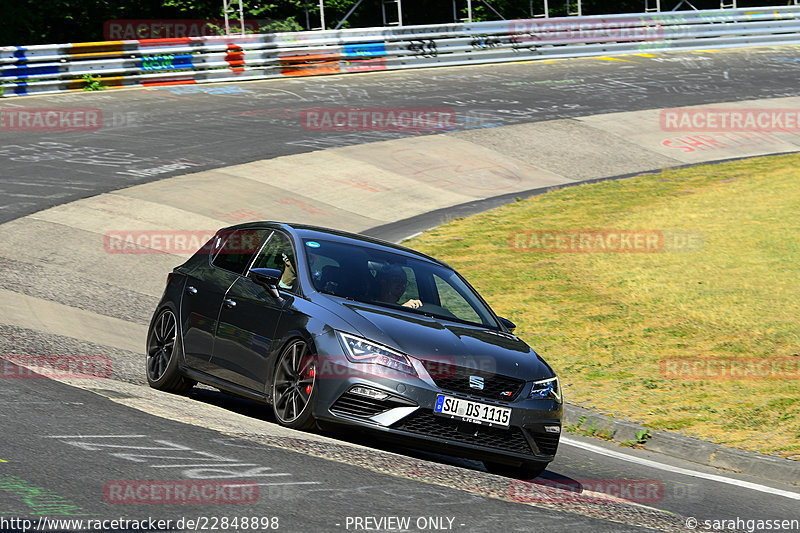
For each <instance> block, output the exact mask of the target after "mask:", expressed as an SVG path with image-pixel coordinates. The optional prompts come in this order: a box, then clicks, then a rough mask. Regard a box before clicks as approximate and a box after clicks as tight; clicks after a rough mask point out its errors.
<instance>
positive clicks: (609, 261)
mask: <svg viewBox="0 0 800 533" xmlns="http://www.w3.org/2000/svg"><path fill="white" fill-rule="evenodd" d="M586 229H594V230H656V231H661V232H665V234H667V235H670V234H671V235H678V236H684V235H691V236H693V237H694V238H695V241H694V243H693V244H694V246H693V247H691V248H688V249H687V248H676V247H675V246H665V248H664V249H663V250H662V251H660V252H658V253H556V252H534V251H530V250H529V249H522V250H520V249H515V248H514V243H515V242H516V241H515V239H516V237H515V234H516V233H517V232H525V231H529V230H539V231H544V230H547V231H555V230H558V231H561V230H586ZM404 244H406V245H408V246H410V247H412V248H415V249H418V250H421V251H424V252H426V253H429V254H431V255H433V256H435V257H438V258H441V259H443V260H444V261H447V262H448V263H450V264H451V265H452V266H453V267H455V268H456V269H457V270H459V271H460V272H461V273H462V274H464V275H465V276H466V277H467V279H469V280H470V282H471V283H472V284H473V285H474V286H475V287H476V288H477V289H478V291H479V292H481V294H483V295H484V297H486V299H487V300H488V301H489V302H490V304H491V305H492V307H493V308H494V309H495V311H497V312H498V314H500V315H503V316H506V317H508V318H509V319H511V320H512V321H514V322H516V323H517V325H518V328H517V334H518V335H520V336H521V337H522V338H524V339H525V340H526V341H528V343H529V344H531V345H532V346H533V347H534V348H535V349H536V350H537V351H538V352H539V353H541V354H542V355H543V356H545V357H546V358H547V360H548V361H549V362H550V363H551V364H552V365H553V366H554V367H555V369H556V370H557V372H558V373H559V375H560V377H561V379H562V384H563V386H564V389H565V395H566V398H567V400H568V401H575V402H579V403H581V405H591V406H594V407H595V408H598V409H601V410H603V411H604V412H608V413H613V414H614V415H616V416H618V417H623V418H628V419H633V420H637V421H640V422H643V423H645V424H646V425H647V426H648V427H652V428H654V429H667V430H673V431H680V432H682V433H686V434H691V435H696V436H699V437H703V438H706V439H709V440H713V441H715V442H719V443H723V444H728V445H734V446H737V447H740V448H744V449H750V450H759V451H762V452H779V453H781V455H785V456H791V455H796V454H797V450H798V446H797V441H798V439H800V381H799V380H797V379H780V378H768V379H758V380H753V379H751V380H711V381H694V380H682V379H667V378H666V377H665V376H664V375H662V372H661V368H660V362H661V361H662V360H664V359H678V360H694V359H697V358H716V359H730V360H740V361H741V360H751V359H765V360H772V359H773V358H776V357H788V358H795V357H796V358H798V359H800V320H798V316H800V283H799V280H800V155H786V156H775V157H765V158H757V159H750V160H745V161H738V162H732V163H725V164H718V165H709V166H700V167H692V168H688V169H681V170H673V171H666V172H663V173H660V174H653V175H643V176H639V177H636V178H631V179H626V180H620V181H613V182H604V183H598V184H593V185H584V186H577V187H571V188H567V189H562V190H558V191H551V192H550V193H548V194H545V195H542V196H538V197H534V198H530V199H527V200H523V201H518V202H515V203H513V204H509V205H506V206H503V207H501V208H498V209H496V210H493V211H490V212H487V213H483V214H480V215H477V216H474V217H470V218H467V219H459V220H455V221H452V222H451V223H449V224H446V225H444V226H442V227H439V228H437V229H435V230H431V231H429V232H427V233H425V234H423V235H421V236H419V237H417V238H415V239H413V240H411V241H408V242H406V243H404Z"/></svg>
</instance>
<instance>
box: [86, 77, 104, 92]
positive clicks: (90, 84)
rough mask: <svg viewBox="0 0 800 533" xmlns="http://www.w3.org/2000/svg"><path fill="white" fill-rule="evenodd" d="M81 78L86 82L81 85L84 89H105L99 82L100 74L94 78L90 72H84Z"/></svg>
mask: <svg viewBox="0 0 800 533" xmlns="http://www.w3.org/2000/svg"><path fill="white" fill-rule="evenodd" d="M82 79H83V82H84V83H85V84H86V85H85V86H84V87H83V90H84V91H102V90H103V89H105V87H104V86H103V84H102V83H101V82H100V76H97V77H96V78H94V77H92V76H91V75H90V74H84V75H83V77H82Z"/></svg>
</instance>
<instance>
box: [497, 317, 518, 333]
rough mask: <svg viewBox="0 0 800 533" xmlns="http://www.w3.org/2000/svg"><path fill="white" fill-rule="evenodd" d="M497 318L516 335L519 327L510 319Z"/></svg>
mask: <svg viewBox="0 0 800 533" xmlns="http://www.w3.org/2000/svg"><path fill="white" fill-rule="evenodd" d="M497 318H498V319H499V320H500V323H501V324H503V325H504V326H505V327H506V328H507V329H508V331H510V332H511V333H514V330H515V329H517V325H516V324H514V323H513V322H511V321H510V320H509V319H507V318H503V317H501V316H499V317H497Z"/></svg>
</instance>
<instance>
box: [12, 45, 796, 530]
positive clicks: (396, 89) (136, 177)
mask: <svg viewBox="0 0 800 533" xmlns="http://www.w3.org/2000/svg"><path fill="white" fill-rule="evenodd" d="M797 52H798V48H797V47H781V48H759V49H750V50H747V49H742V50H729V51H707V52H690V53H687V52H683V53H663V54H657V55H649V54H643V55H635V56H625V57H621V58H594V59H576V60H559V61H551V62H528V63H520V64H506V65H490V66H480V67H478V66H476V67H468V68H453V69H430V70H419V71H413V72H395V73H385V74H367V75H353V76H334V77H321V78H307V79H287V80H269V81H263V82H249V83H237V84H219V85H218V84H210V85H195V86H173V87H161V88H153V89H149V90H125V91H107V92H102V93H77V94H62V95H52V96H40V97H33V98H24V99H23V98H20V99H12V100H9V101H5V100H2V101H0V104H2V106H0V107H2V108H3V109H7V108H14V107H17V106H24V107H39V108H57V107H70V108H92V109H99V110H101V112H102V127H100V128H99V129H95V130H93V131H88V130H87V131H72V132H64V131H59V132H42V131H38V132H30V131H24V132H23V131H13V132H10V131H0V141H1V142H0V174H2V176H1V179H0V222H8V221H12V220H16V219H18V218H20V217H23V216H25V215H29V214H31V213H35V212H38V211H40V210H42V209H46V208H48V207H51V206H54V205H61V204H66V203H68V202H72V201H75V200H78V199H81V198H87V197H91V196H94V195H97V194H101V193H104V192H108V191H114V190H117V189H121V188H125V187H130V186H132V185H136V184H140V183H148V182H154V181H157V180H161V179H164V178H169V177H173V176H179V175H183V174H187V173H190V172H197V171H204V170H211V169H216V168H222V167H228V166H230V165H236V164H242V163H250V162H253V161H258V160H264V159H270V158H274V157H279V156H286V155H291V154H300V153H308V152H313V151H318V150H325V149H328V148H337V147H343V146H355V145H361V144H364V143H370V142H374V141H381V140H389V139H397V138H402V137H408V136H411V135H426V134H433V133H441V132H442V131H421V132H416V133H415V132H407V131H402V132H393V131H385V132H375V131H364V132H337V131H316V130H314V129H310V128H309V124H308V122H304V117H305V116H306V115H305V114H304V113H307V112H308V110H309V109H311V108H343V107H344V108H349V107H359V106H360V107H372V108H376V107H381V108H436V109H443V110H446V111H448V112H450V111H452V112H453V113H454V114H455V116H456V117H457V120H456V123H455V125H453V127H451V128H449V129H448V130H447V131H462V130H463V131H466V130H476V129H483V128H491V127H498V126H509V125H514V124H524V123H531V122H542V121H548V120H554V119H569V118H574V117H583V116H586V115H596V114H601V113H614V112H623V111H638V110H648V109H656V108H667V107H679V106H687V105H698V104H707V103H714V102H735V101H742V100H753V99H766V98H781V97H796V96H800V86H798V83H797V82H798V79H799V78H800V60H798V58H797V57H798V54H797ZM653 168H659V164H657V163H654V165H653ZM296 187H297V189H298V190H299V191H302V190H303V187H304V183H302V182H298V183H297V184H296ZM423 218H424V217H423ZM418 223H419V224H421V225H420V226H419V228H417V229H420V228H423V227H426V226H425V222H418ZM220 225H222V224H220ZM397 227H401V228H402V231H401V233H400V234H408V232H411V230H413V229H414V224H403V223H402V221H401V222H398V223H396V224H394V227H392V225H389V226H387V227H384V228H381V229H380V230H376V231H375V232H373V233H375V234H377V235H378V236H383V237H385V238H392V239H394V238H396V237H397V235H398V233H397V231H398V230H397ZM402 232H406V233H402ZM52 238H53V240H54V241H56V240H58V239H59V236H58V235H57V234H54V235H53V236H52ZM19 246H24V243H22V244H19ZM54 261H55V258H54ZM0 267H2V268H1V269H0V270H2V271H3V276H2V285H1V286H0V288H1V289H3V290H5V291H17V290H21V287H25V291H26V294H34V293H35V291H37V290H38V291H40V293H41V295H44V296H46V297H48V298H51V297H52V298H53V299H56V300H57V298H56V297H55V296H53V294H55V293H74V294H72V295H71V296H69V297H70V298H74V299H76V300H77V299H82V301H81V302H82V303H81V305H80V306H78V305H76V307H81V308H84V307H85V306H89V307H102V306H106V307H105V308H103V309H102V310H101V312H102V313H103V314H106V315H109V316H115V317H120V318H124V319H127V320H131V321H133V322H136V323H141V322H143V321H146V320H147V318H148V316H147V314H148V313H149V312H150V310H151V309H152V305H154V302H153V301H152V300H151V299H147V298H144V297H140V296H139V295H137V294H135V293H132V292H128V293H126V292H124V291H119V292H118V293H117V296H118V298H119V300H118V301H116V302H111V303H108V302H104V303H102V304H101V303H100V302H96V303H94V302H93V298H96V294H98V293H99V290H100V289H99V288H98V287H97V286H94V285H92V284H91V283H90V282H88V281H85V280H80V281H79V280H70V279H57V280H54V279H51V278H50V277H47V273H46V272H45V271H40V270H37V269H38V268H39V267H36V268H33V267H31V266H28V264H27V263H25V261H22V260H17V258H16V257H13V256H11V254H9V253H8V252H3V254H2V256H0ZM9 272H13V273H15V274H14V275H11V274H9ZM26 272H27V273H28V274H29V275H30V276H33V278H34V279H33V281H32V280H31V279H25V276H24V275H23V274H24V273H26ZM19 273H22V274H19ZM30 276H28V278H30ZM37 280H40V281H41V282H42V283H41V284H42V286H41V287H37ZM158 281H159V283H161V280H158ZM51 283H52V286H51ZM58 283H60V284H61V285H59V284H58ZM45 285H46V286H45ZM36 294H39V293H36ZM3 314H5V310H4V312H3ZM7 322H8V323H7ZM12 324H13V323H12V322H10V321H6V320H4V317H2V316H0V332H1V333H2V335H0V354H4V353H36V352H37V350H40V351H42V352H43V353H57V354H66V355H70V354H74V355H78V354H85V353H98V352H100V351H101V350H102V347H103V343H102V342H98V343H97V344H96V345H90V344H88V343H85V342H83V341H78V340H76V339H74V338H70V337H69V336H68V335H61V336H59V335H48V336H44V335H40V334H39V333H37V332H36V331H35V330H34V329H27V328H25V327H21V326H19V325H12ZM137 343H138V344H139V345H142V346H143V345H144V341H143V339H132V340H131V344H132V345H136V344H137ZM119 353H121V358H120V359H115V360H114V363H115V368H114V373H113V375H112V377H113V379H112V380H100V381H98V380H93V381H86V380H84V381H83V382H81V380H74V381H73V382H70V383H69V384H68V383H62V382H58V381H53V380H47V379H8V378H7V376H6V378H2V379H0V402H1V403H2V405H3V406H4V407H5V408H4V409H2V410H0V427H2V428H3V436H2V443H3V445H2V447H0V531H23V530H24V529H26V527H27V526H23V524H21V523H20V522H14V523H12V522H2V520H4V519H5V520H7V521H8V520H10V519H12V518H19V519H28V520H38V519H39V518H40V517H48V518H53V519H59V518H62V519H63V518H67V519H70V518H71V519H79V520H80V519H83V520H90V519H101V520H110V519H115V518H127V519H148V518H151V517H152V518H155V519H158V520H167V519H170V520H173V521H177V520H178V519H181V518H184V519H193V520H196V521H198V520H199V521H201V522H202V521H204V520H206V522H205V523H206V525H208V526H210V523H209V522H208V520H213V519H214V518H215V517H216V518H222V517H228V518H231V519H232V518H234V517H236V516H239V517H242V516H248V517H258V518H259V519H260V520H263V519H264V518H266V519H268V520H267V523H269V525H270V526H272V525H276V526H277V530H280V531H306V530H314V531H397V530H408V531H437V530H452V531H470V532H472V531H475V532H483V531H500V530H503V531H526V532H528V531H545V530H546V531H603V532H605V531H608V532H611V531H640V530H657V531H690V530H692V529H696V530H699V531H721V530H726V531H728V530H735V529H738V530H747V529H748V528H749V526H748V525H747V521H748V520H751V521H752V520H776V519H800V512H798V508H800V505H799V503H800V502H799V501H798V500H800V489H798V487H797V486H794V487H792V486H789V485H787V484H783V483H780V482H776V481H770V480H765V479H761V478H755V477H749V476H745V475H740V474H735V473H730V472H722V471H719V470H715V469H713V468H709V467H704V466H700V465H697V464H694V463H691V462H689V461H684V460H679V459H674V458H670V457H667V456H663V455H659V454H655V453H652V452H647V451H644V450H631V449H627V448H620V447H618V446H615V445H613V444H609V443H606V442H604V441H601V440H597V439H587V438H583V437H578V436H574V435H569V434H566V435H565V436H564V438H563V439H562V444H561V446H560V448H559V452H558V456H557V459H556V461H555V462H554V463H552V465H551V466H550V468H549V469H548V471H547V472H546V473H545V474H544V475H543V476H542V478H540V479H539V480H538V482H537V483H538V485H529V484H526V483H523V482H520V481H517V480H511V479H507V478H502V477H499V476H494V475H491V474H488V473H487V472H485V470H484V469H483V467H482V465H481V464H480V463H478V462H474V461H467V460H457V459H453V458H448V457H443V456H438V455H431V454H425V453H420V452H414V451H411V450H407V449H404V448H401V447H397V446H392V445H388V444H382V443H377V442H374V441H371V440H367V439H365V438H363V437H361V436H358V435H329V434H312V433H300V432H295V431H290V430H286V429H284V428H281V427H280V426H278V425H277V424H276V423H275V422H274V420H273V419H272V416H271V414H269V411H268V410H267V409H265V408H264V407H262V406H259V405H256V404H253V403H250V402H247V401H244V400H237V399H234V398H230V397H227V396H223V395H221V394H219V393H217V392H215V391H213V390H210V389H207V388H202V387H198V388H196V389H195V390H193V391H192V392H191V393H190V395H189V396H188V397H186V398H184V397H178V396H172V395H166V394H162V393H158V392H156V391H152V390H150V389H149V388H147V387H146V386H142V385H143V384H144V375H143V359H144V357H143V355H140V354H139V353H137V352H134V351H133V349H131V350H129V351H127V352H126V351H122V352H119ZM4 368H5V372H6V373H12V374H13V373H21V374H22V373H24V370H23V369H19V368H16V367H13V366H9V365H6V366H5V367H4ZM28 377H32V376H30V375H29V376H28ZM71 385H73V386H71ZM131 480H139V481H141V480H148V481H161V482H170V481H173V482H177V481H180V482H186V481H188V482H215V483H219V482H220V481H221V480H222V481H225V482H228V481H230V482H246V483H250V484H255V486H257V487H258V498H257V502H255V503H249V504H244V505H243V504H241V503H240V504H231V502H225V501H220V502H219V503H218V504H212V505H203V506H198V505H193V504H186V505H177V504H171V505H154V504H153V502H151V503H148V504H145V503H135V504H131V503H124V504H122V503H117V502H115V501H114V500H113V494H114V493H113V487H115V486H117V487H119V486H124V485H125V482H129V481H131ZM553 483H562V484H564V483H566V484H576V483H577V484H580V485H582V486H583V491H584V492H583V493H582V494H581V496H575V494H573V493H570V492H566V491H559V490H554V489H549V485H550V484H553ZM609 484H611V485H614V484H616V485H617V486H627V487H632V489H634V491H635V489H636V488H642V487H649V488H653V491H652V492H646V493H645V494H644V495H642V494H633V493H628V494H627V497H626V498H623V500H625V499H627V500H629V501H623V500H620V499H616V498H613V497H608V496H606V495H604V494H594V493H593V492H591V487H592V486H596V487H606V488H607V486H608V485H609ZM537 487H539V488H538V489H537ZM542 487H544V488H542ZM600 492H602V490H600ZM245 503H246V502H245ZM275 517H277V519H278V521H277V522H272V521H271V520H272V519H273V518H275ZM388 517H408V518H409V520H410V525H409V526H408V527H407V528H406V529H398V528H395V527H393V526H392V524H394V523H393V522H390V521H387V520H384V521H383V522H378V521H377V520H379V519H381V518H383V519H387V518H388ZM367 518H370V519H374V521H368V520H366V519H367ZM693 518H696V519H697V520H699V521H700V524H699V525H696V526H695V528H693V527H692V525H693V524H695V523H694V522H692V519H693ZM737 518H738V519H740V520H741V522H740V523H739V525H738V526H736V527H730V526H729V525H725V524H723V526H724V527H720V528H713V527H711V528H705V527H704V525H703V522H702V521H703V520H736V519H737ZM356 519H358V520H360V521H357V520H356ZM212 523H213V522H212ZM259 523H260V525H261V526H263V524H264V523H265V522H259ZM687 524H688V526H687ZM217 525H218V526H219V524H218V523H217ZM104 527H105V529H104V530H112V528H111V527H106V526H104ZM52 529H57V530H77V529H78V526H76V525H74V524H73V525H60V526H59V525H53V526H52ZM169 529H172V530H176V529H178V530H184V529H185V530H193V529H202V528H193V527H188V526H186V525H185V523H184V525H176V522H173V523H172V524H171V525H170V528H169ZM246 529H248V528H244V527H241V526H240V527H238V528H234V527H229V528H227V530H229V531H230V530H240V531H242V530H246ZM250 529H252V528H250ZM771 529H772V530H777V528H771ZM116 530H120V528H117V529H116ZM215 530H219V531H222V530H224V528H221V527H217V528H216V529H215ZM260 530H268V528H265V527H260Z"/></svg>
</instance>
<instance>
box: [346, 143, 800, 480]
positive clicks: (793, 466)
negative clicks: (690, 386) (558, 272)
mask: <svg viewBox="0 0 800 533" xmlns="http://www.w3.org/2000/svg"><path fill="white" fill-rule="evenodd" d="M795 153H796V152H795ZM773 155H774V154H773ZM781 155H782V154H781ZM757 157H770V156H769V155H766V156H757ZM741 159H752V158H734V159H727V160H724V161H714V162H713V163H698V164H697V165H681V166H679V167H671V168H670V169H669V170H673V169H676V168H686V167H691V166H698V165H709V164H718V163H724V162H726V161H738V160H741ZM660 171H661V169H657V170H645V171H642V172H636V173H631V174H624V175H621V176H611V177H605V178H596V179H591V180H585V181H579V182H575V183H568V184H564V185H559V186H554V187H543V188H540V189H533V190H529V191H523V192H517V193H512V194H505V195H502V196H495V197H493V198H487V199H484V200H477V201H474V202H467V203H464V204H460V205H456V206H452V207H447V208H444V209H438V210H436V211H431V212H430V213H424V214H421V215H417V216H415V217H411V218H408V219H405V220H399V221H397V222H392V223H389V224H384V225H382V226H376V227H374V228H371V229H368V230H366V231H363V232H361V233H363V234H365V235H369V236H372V237H376V238H379V239H383V240H386V241H391V242H399V241H401V240H403V239H404V238H407V237H409V236H411V235H413V234H416V233H419V232H422V231H426V230H429V229H432V228H434V227H436V226H438V225H440V224H442V223H444V222H446V221H447V220H448V219H451V220H452V219H454V218H459V217H466V216H470V215H475V214H478V213H482V212H484V211H488V210H490V209H494V208H496V207H500V206H501V205H505V204H508V203H511V202H514V201H515V200H516V198H529V197H531V196H537V195H540V194H545V193H547V192H548V191H551V190H556V189H562V188H565V187H574V186H576V185H586V184H591V183H597V182H600V181H610V180H619V179H626V178H632V177H636V176H640V175H642V174H649V173H653V172H660ZM563 424H564V426H579V427H583V428H584V429H585V428H586V427H589V426H591V425H592V424H593V427H594V428H595V429H596V430H597V431H602V432H604V433H606V434H610V436H611V438H612V440H613V441H614V442H626V441H636V434H637V433H638V432H639V431H645V430H648V428H647V427H646V426H643V425H641V424H636V423H633V422H628V421H625V420H619V419H616V418H614V417H613V416H611V415H604V414H602V413H600V412H599V411H595V410H592V409H587V408H585V407H579V406H577V405H572V404H569V403H565V404H564V420H563ZM649 431H650V435H651V436H650V438H648V439H647V441H646V443H645V444H644V445H643V446H644V448H646V449H647V450H650V451H653V452H659V453H663V454H665V455H668V456H671V457H676V458H679V459H683V460H686V461H691V462H693V463H697V464H701V465H705V466H711V467H714V468H719V469H721V470H727V471H730V472H736V473H739V474H746V475H749V476H754V477H758V478H761V479H767V480H771V481H779V482H782V483H789V484H791V485H795V486H800V461H792V460H789V459H783V458H781V457H770V456H768V455H762V454H759V453H755V452H749V451H745V450H738V449H735V448H727V447H725V446H722V445H719V444H714V443H713V442H707V441H702V440H699V439H695V438H692V437H686V436H684V435H677V434H675V433H670V432H668V431H655V430H649Z"/></svg>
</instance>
